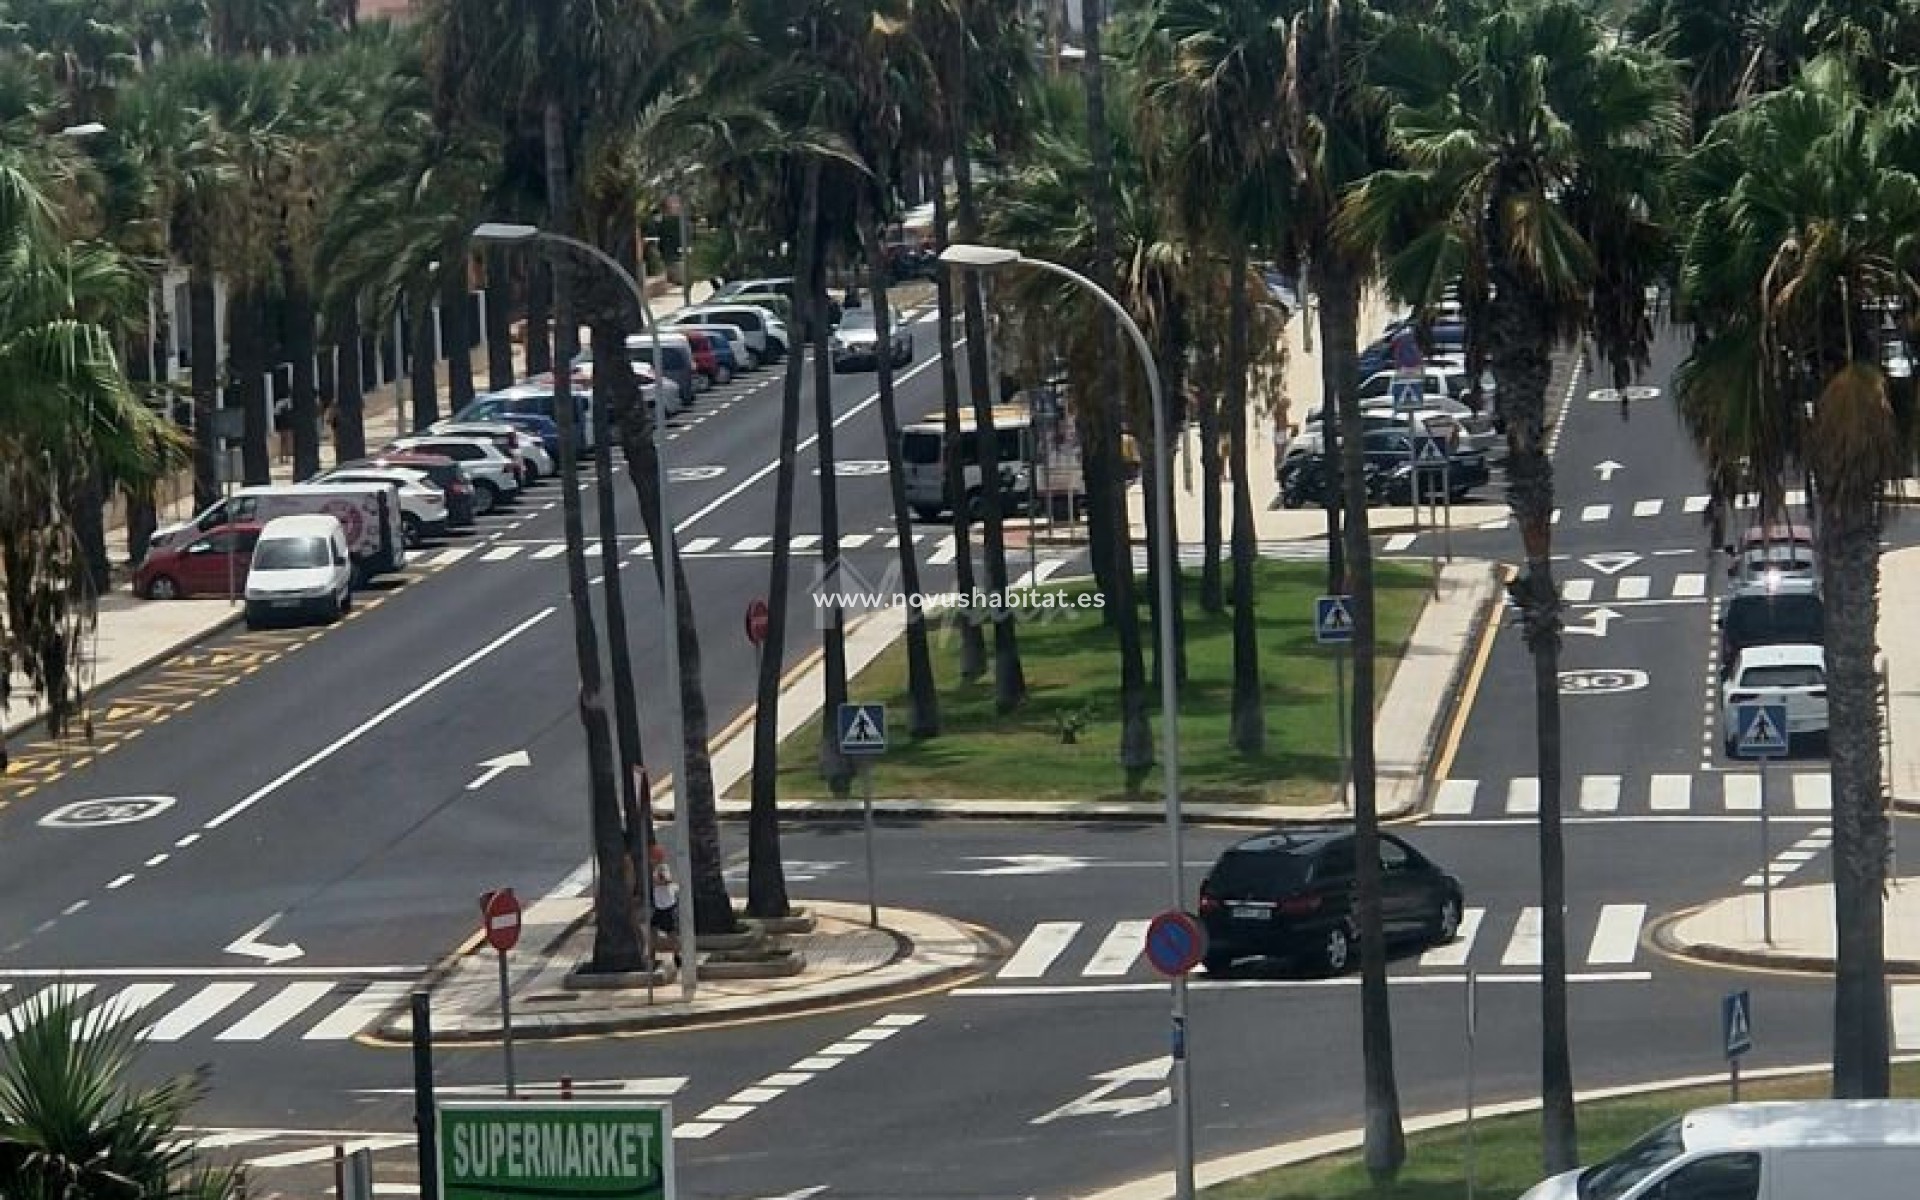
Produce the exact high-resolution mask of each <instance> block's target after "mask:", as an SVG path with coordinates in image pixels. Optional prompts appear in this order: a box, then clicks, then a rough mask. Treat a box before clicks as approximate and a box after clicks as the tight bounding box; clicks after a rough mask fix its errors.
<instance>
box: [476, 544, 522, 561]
mask: <svg viewBox="0 0 1920 1200" xmlns="http://www.w3.org/2000/svg"><path fill="white" fill-rule="evenodd" d="M518 553H520V547H518V546H495V547H494V548H493V549H491V550H489V551H487V552H486V553H485V554H482V555H481V556H480V561H481V562H505V561H506V560H507V559H509V558H512V557H513V556H514V555H516V554H518Z"/></svg>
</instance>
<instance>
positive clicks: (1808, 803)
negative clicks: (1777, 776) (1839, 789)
mask: <svg viewBox="0 0 1920 1200" xmlns="http://www.w3.org/2000/svg"><path fill="white" fill-rule="evenodd" d="M1793 806H1794V808H1796V809H1798V810H1799V811H1801V812H1832V811H1833V777H1832V776H1830V775H1827V774H1824V773H1822V774H1818V775H1813V774H1797V775H1795V776H1794V777H1793Z"/></svg>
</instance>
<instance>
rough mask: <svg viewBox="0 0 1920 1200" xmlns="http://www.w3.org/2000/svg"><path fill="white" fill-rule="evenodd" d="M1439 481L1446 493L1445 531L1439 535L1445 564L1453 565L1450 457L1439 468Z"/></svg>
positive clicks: (1451, 470)
mask: <svg viewBox="0 0 1920 1200" xmlns="http://www.w3.org/2000/svg"><path fill="white" fill-rule="evenodd" d="M1440 483H1441V486H1442V487H1443V488H1444V489H1445V490H1446V494H1447V508H1446V521H1447V523H1446V527H1445V532H1444V533H1443V534H1442V535H1441V536H1442V537H1443V538H1445V540H1446V547H1447V565H1448V566H1452V565H1453V460H1452V459H1451V458H1449V459H1448V460H1447V465H1446V466H1444V467H1441V468H1440Z"/></svg>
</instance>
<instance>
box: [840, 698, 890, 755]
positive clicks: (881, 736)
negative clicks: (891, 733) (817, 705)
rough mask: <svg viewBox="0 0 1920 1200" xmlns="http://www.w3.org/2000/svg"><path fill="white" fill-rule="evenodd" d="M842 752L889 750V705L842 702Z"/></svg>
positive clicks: (855, 752) (880, 751) (882, 751)
mask: <svg viewBox="0 0 1920 1200" xmlns="http://www.w3.org/2000/svg"><path fill="white" fill-rule="evenodd" d="M838 720H839V729H840V753H842V754H885V753H886V752H887V706H886V705H884V704H842V705H841V706H840V709H839V717H838Z"/></svg>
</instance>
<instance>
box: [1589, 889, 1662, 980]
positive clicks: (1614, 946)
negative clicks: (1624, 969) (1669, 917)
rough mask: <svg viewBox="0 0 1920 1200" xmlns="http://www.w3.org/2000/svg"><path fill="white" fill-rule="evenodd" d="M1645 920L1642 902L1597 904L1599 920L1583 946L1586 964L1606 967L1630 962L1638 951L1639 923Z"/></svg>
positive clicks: (1644, 909) (1645, 908)
mask: <svg viewBox="0 0 1920 1200" xmlns="http://www.w3.org/2000/svg"><path fill="white" fill-rule="evenodd" d="M1646 919H1647V906H1646V905H1644V904H1604V905H1601V907H1600V923H1599V924H1598V925H1597V926H1595V928H1594V931H1593V941H1592V942H1590V943H1589V944H1588V946H1587V962H1588V964H1589V965H1591V966H1596V967H1608V966H1625V965H1627V964H1628V963H1631V962H1632V961H1633V960H1634V957H1635V956H1636V955H1637V954H1639V952H1640V926H1641V925H1643V924H1644V923H1645V922H1646Z"/></svg>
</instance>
